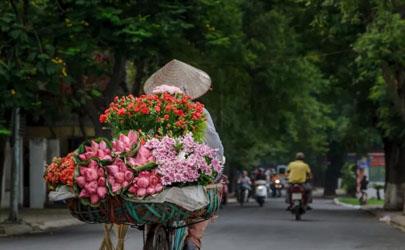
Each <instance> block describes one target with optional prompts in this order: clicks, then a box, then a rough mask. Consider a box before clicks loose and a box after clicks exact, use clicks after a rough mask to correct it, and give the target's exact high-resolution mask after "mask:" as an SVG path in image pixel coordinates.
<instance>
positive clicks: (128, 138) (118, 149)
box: [112, 130, 138, 155]
mask: <svg viewBox="0 0 405 250" xmlns="http://www.w3.org/2000/svg"><path fill="white" fill-rule="evenodd" d="M137 144H138V133H137V132H135V131H133V130H130V131H129V132H128V135H124V134H120V135H119V137H118V139H116V140H113V141H112V150H113V152H114V154H116V155H121V154H122V153H129V152H130V151H131V150H132V149H133V147H134V146H136V145H137Z"/></svg>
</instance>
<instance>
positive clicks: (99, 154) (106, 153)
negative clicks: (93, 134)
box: [79, 140, 112, 161]
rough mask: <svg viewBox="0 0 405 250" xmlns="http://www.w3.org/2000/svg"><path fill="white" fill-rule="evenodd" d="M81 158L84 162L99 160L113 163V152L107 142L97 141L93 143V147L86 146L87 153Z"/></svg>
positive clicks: (81, 155)
mask: <svg viewBox="0 0 405 250" xmlns="http://www.w3.org/2000/svg"><path fill="white" fill-rule="evenodd" d="M79 158H80V159H81V160H83V161H86V160H90V159H93V158H97V159H100V160H108V161H111V160H112V157H111V150H110V149H109V148H108V147H107V143H106V142H105V141H101V142H100V143H97V142H96V141H94V140H93V141H91V146H85V152H84V153H82V154H80V155H79Z"/></svg>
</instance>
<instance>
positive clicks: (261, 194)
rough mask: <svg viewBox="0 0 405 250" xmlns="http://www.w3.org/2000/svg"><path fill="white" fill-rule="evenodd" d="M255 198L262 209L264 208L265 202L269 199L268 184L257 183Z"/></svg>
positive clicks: (263, 182)
mask: <svg viewBox="0 0 405 250" xmlns="http://www.w3.org/2000/svg"><path fill="white" fill-rule="evenodd" d="M255 186H256V188H255V198H256V201H257V203H259V205H260V206H261V207H263V205H264V202H265V201H266V198H267V183H266V181H264V180H258V181H256V182H255Z"/></svg>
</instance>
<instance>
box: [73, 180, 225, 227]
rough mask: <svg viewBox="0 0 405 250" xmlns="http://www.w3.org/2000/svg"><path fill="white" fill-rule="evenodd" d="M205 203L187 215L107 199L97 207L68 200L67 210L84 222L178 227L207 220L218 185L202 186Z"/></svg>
mask: <svg viewBox="0 0 405 250" xmlns="http://www.w3.org/2000/svg"><path fill="white" fill-rule="evenodd" d="M205 189H206V192H207V195H208V199H209V204H208V206H206V207H205V208H203V209H200V210H197V211H193V212H190V211H188V210H185V209H183V208H181V207H179V206H177V205H175V204H173V203H169V202H165V203H136V202H133V201H128V200H125V199H123V198H121V197H109V198H108V199H107V200H106V201H104V202H102V203H101V204H100V205H99V206H98V207H91V206H89V205H84V204H83V203H82V202H80V199H71V200H70V201H69V210H70V212H71V214H72V215H73V216H74V217H76V218H77V219H79V220H81V221H83V222H86V223H114V224H130V225H144V224H157V223H158V224H163V225H166V226H181V225H185V224H190V223H193V222H194V221H196V220H201V219H208V218H210V217H212V216H213V215H214V214H215V213H216V212H217V211H218V209H219V205H220V203H221V196H222V185H221V184H215V185H209V186H206V187H205Z"/></svg>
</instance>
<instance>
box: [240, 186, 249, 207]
mask: <svg viewBox="0 0 405 250" xmlns="http://www.w3.org/2000/svg"><path fill="white" fill-rule="evenodd" d="M250 190H251V187H250V186H249V185H247V184H240V185H239V195H238V201H239V204H240V205H241V206H243V204H244V203H247V202H249V192H250Z"/></svg>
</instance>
